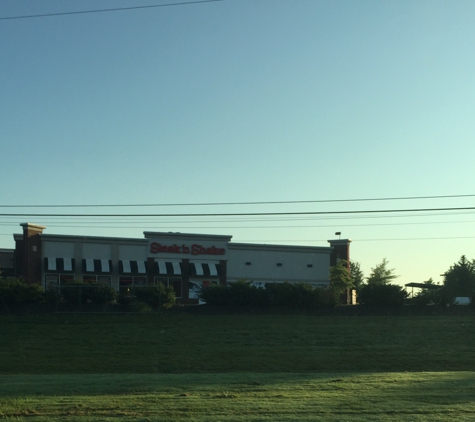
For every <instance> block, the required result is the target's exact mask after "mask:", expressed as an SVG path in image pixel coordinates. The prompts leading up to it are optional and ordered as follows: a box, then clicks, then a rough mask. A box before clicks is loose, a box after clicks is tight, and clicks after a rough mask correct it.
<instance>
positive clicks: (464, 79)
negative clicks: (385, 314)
mask: <svg viewBox="0 0 475 422" xmlns="http://www.w3.org/2000/svg"><path fill="white" fill-rule="evenodd" d="M173 2H174V1H172V0H148V1H142V0H140V1H139V0H134V1H132V0H101V1H100V0H94V1H92V0H91V1H89V0H81V1H76V0H69V1H68V2H65V1H60V0H42V1H38V0H2V2H0V17H9V16H20V15H33V14H46V13H57V12H69V11H81V10H89V9H102V8H115V7H128V6H139V5H150V4H161V3H162V4H163V3H173ZM175 2H176V1H175ZM474 16H475V2H473V1H455V2H454V1H434V0H430V1H399V0H398V1H384V2H381V1H338V0H332V1H330V0H329V1H318V0H298V1H296V0H252V1H251V0H224V1H221V2H214V3H206V4H195V5H187V6H174V7H161V8H155V9H143V10H132V11H119V12H110V13H95V14H82V15H69V16H53V17H44V18H36V19H18V20H0V39H1V40H2V41H1V43H0V64H1V65H0V94H1V95H0V139H1V141H2V148H1V167H0V175H1V180H2V183H1V188H0V205H41V204H44V205H48V204H50V205H68V204H97V205H100V204H158V203H201V202H243V201H293V200H322V199H350V198H381V197H409V196H433V195H461V194H465V195H469V194H475V187H474V186H473V184H474V183H473V181H474V180H475V165H474V157H475V151H474V150H475V135H474V134H475V48H474V45H475V25H473V17H474ZM472 206H475V197H468V198H458V199H456V198H447V199H437V200H436V199H430V200H429V199H426V200H405V201H385V202H361V203H359V202H352V203H345V202H343V203H325V204H322V203H320V204H318V203H316V204H306V205H305V204H294V205H285V206H284V205H261V206H232V207H231V206H221V207H192V206H188V207H168V208H126V209H123V208H114V209H101V208H97V209H96V208H89V209H71V210H68V209H67V210H64V209H63V210H61V209H41V208H29V209H22V208H0V212H1V213H6V212H11V213H20V212H37V213H42V212H44V213H56V212H61V211H63V212H64V211H66V212H71V213H74V212H77V213H81V212H97V213H100V212H110V213H120V212H122V213H127V212H132V213H162V212H175V213H184V212H260V211H263V212H272V211H277V212H279V211H343V210H361V209H367V210H374V209H407V208H439V207H472ZM25 221H30V222H33V223H37V224H43V225H46V226H47V229H46V230H47V233H58V234H88V235H98V236H100V235H111V236H124V237H142V236H143V234H142V232H143V231H144V230H156V231H181V232H196V233H216V234H231V235H233V240H234V241H237V242H264V243H280V244H304V245H317V246H322V245H326V240H327V239H331V238H334V237H335V236H334V233H335V232H336V231H341V232H342V237H345V238H347V237H349V238H351V239H353V243H352V258H353V259H354V260H356V261H359V262H360V263H361V266H362V268H363V270H364V271H365V274H366V275H368V273H369V271H370V268H371V267H374V266H375V265H376V264H378V263H380V262H381V261H382V259H383V258H387V259H388V260H389V264H390V266H391V267H393V268H395V270H396V273H397V274H399V275H400V277H399V279H398V282H399V283H407V282H411V281H417V282H420V281H423V280H426V279H428V278H429V277H433V278H434V280H435V281H440V280H441V277H440V274H442V273H443V272H444V271H445V270H447V269H448V268H449V266H450V265H451V264H453V263H454V262H456V261H457V260H458V259H459V258H460V256H461V255H462V254H466V255H467V256H468V258H470V259H472V258H475V248H474V242H475V234H474V226H475V215H474V212H472V211H468V212H464V213H461V212H457V213H455V212H439V213H407V214H398V215H397V216H394V215H371V216H369V215H358V216H355V215H353V216H347V217H345V218H342V217H341V216H339V217H338V218H336V217H335V216H333V217H331V218H330V217H329V216H326V217H318V218H317V217H306V218H305V219H302V218H301V219H295V218H292V219H291V218H289V217H285V218H284V217H281V218H273V219H270V218H267V219H259V220H255V219H254V220H250V219H249V218H234V219H231V218H228V219H226V220H225V219H220V218H210V219H197V218H194V219H188V220H186V219H183V218H181V219H175V218H163V217H162V218H160V217H155V218H133V219H126V218H110V219H99V218H88V219H84V218H74V219H71V218H59V217H55V218H51V217H20V216H14V217H5V216H0V247H5V248H9V247H13V240H12V233H14V232H19V231H20V230H19V229H20V227H19V226H18V224H19V223H22V222H25Z"/></svg>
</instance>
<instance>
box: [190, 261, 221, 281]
mask: <svg viewBox="0 0 475 422" xmlns="http://www.w3.org/2000/svg"><path fill="white" fill-rule="evenodd" d="M190 266H191V273H192V275H196V276H207V277H209V276H211V277H213V276H214V277H217V276H218V270H219V264H218V263H215V262H191V263H190Z"/></svg>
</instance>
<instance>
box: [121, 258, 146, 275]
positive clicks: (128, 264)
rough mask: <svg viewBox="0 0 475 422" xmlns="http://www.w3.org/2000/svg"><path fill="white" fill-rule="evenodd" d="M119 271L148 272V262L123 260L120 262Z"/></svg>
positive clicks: (123, 272)
mask: <svg viewBox="0 0 475 422" xmlns="http://www.w3.org/2000/svg"><path fill="white" fill-rule="evenodd" d="M119 271H120V272H121V274H147V262H146V261H127V260H122V261H120V262H119Z"/></svg>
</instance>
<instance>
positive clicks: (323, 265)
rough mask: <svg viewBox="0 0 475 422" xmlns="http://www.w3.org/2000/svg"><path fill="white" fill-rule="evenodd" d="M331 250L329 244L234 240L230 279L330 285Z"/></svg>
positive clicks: (230, 252)
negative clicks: (251, 242)
mask: <svg viewBox="0 0 475 422" xmlns="http://www.w3.org/2000/svg"><path fill="white" fill-rule="evenodd" d="M330 252H331V250H330V249H329V248H299V247H292V246H277V245H252V244H235V245H233V244H230V245H229V260H228V271H227V276H228V277H227V279H228V281H229V282H233V281H237V280H239V279H242V278H246V279H249V280H252V281H254V282H256V283H273V282H277V283H282V282H294V283H295V282H304V283H311V284H314V285H328V284H329V280H328V276H329V269H330ZM278 264H281V265H278Z"/></svg>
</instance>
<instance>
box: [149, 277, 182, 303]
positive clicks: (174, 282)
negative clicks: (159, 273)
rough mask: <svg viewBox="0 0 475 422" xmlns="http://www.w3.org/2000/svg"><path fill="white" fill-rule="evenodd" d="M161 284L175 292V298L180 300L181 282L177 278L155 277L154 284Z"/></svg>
mask: <svg viewBox="0 0 475 422" xmlns="http://www.w3.org/2000/svg"><path fill="white" fill-rule="evenodd" d="M158 283H161V284H163V285H164V286H165V287H172V288H173V291H174V292H175V296H176V297H177V298H180V297H181V296H182V282H181V278H178V277H157V278H155V284H158Z"/></svg>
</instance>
